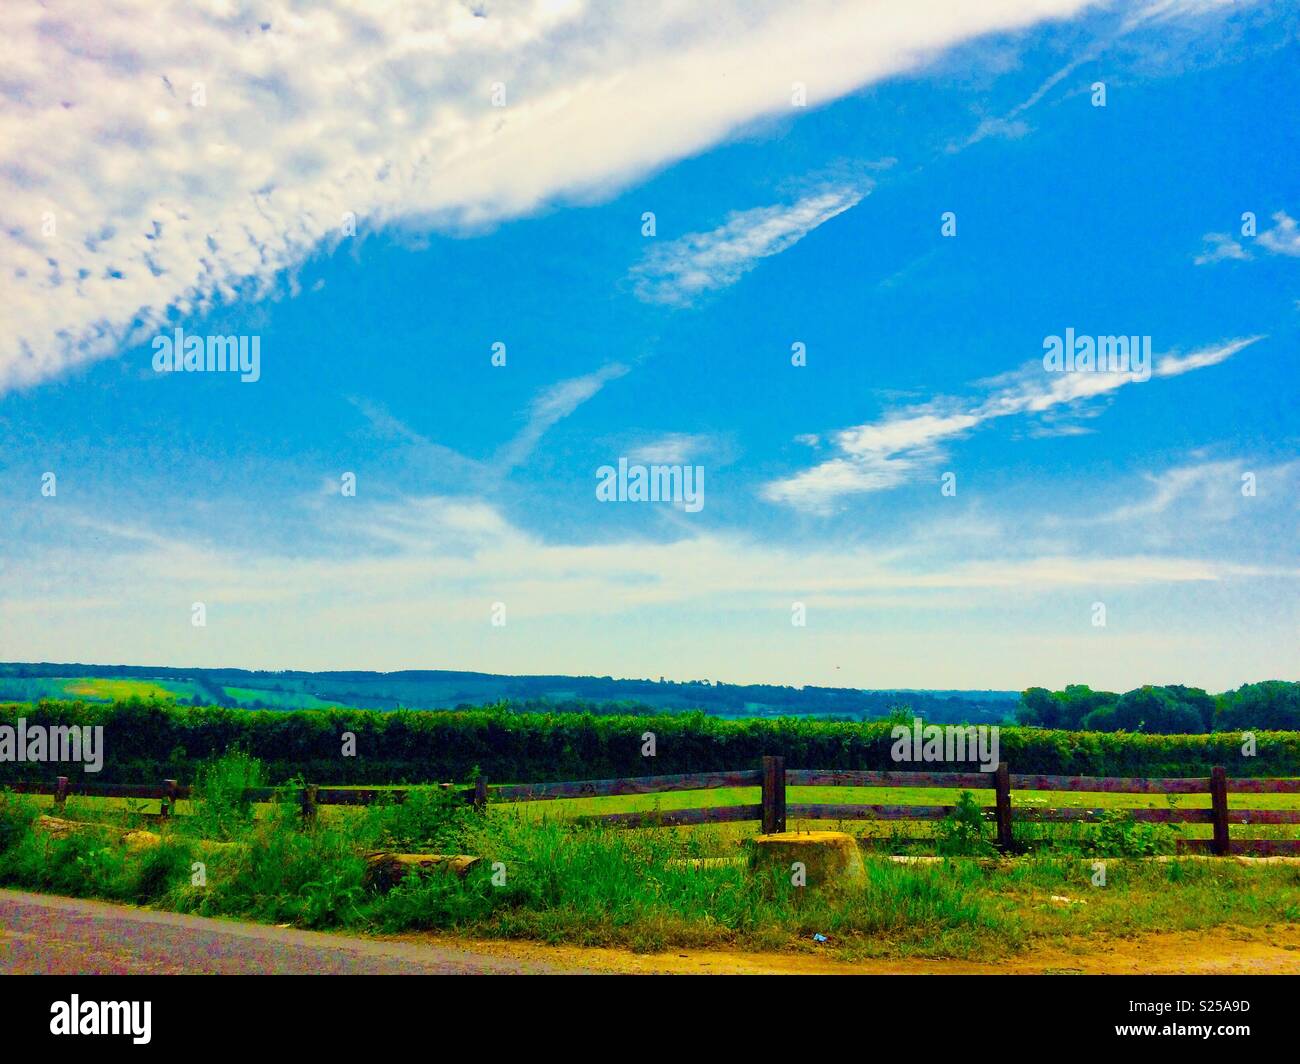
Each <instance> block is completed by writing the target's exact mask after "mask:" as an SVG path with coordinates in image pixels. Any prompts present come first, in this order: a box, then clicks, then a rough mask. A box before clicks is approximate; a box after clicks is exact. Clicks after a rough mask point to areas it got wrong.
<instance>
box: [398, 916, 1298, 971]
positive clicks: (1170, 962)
mask: <svg viewBox="0 0 1300 1064" xmlns="http://www.w3.org/2000/svg"><path fill="white" fill-rule="evenodd" d="M400 938H401V940H402V941H418V942H425V943H432V944H437V945H439V946H446V947H455V948H461V949H467V950H472V951H473V952H475V953H481V954H488V955H493V956H499V957H506V958H511V959H513V960H517V961H520V962H525V963H527V962H538V963H543V964H546V965H550V966H554V967H556V968H561V969H566V970H570V971H589V972H607V973H622V974H666V975H964V974H977V975H1072V974H1079V975H1281V974H1287V975H1300V927H1296V926H1294V925H1290V924H1288V925H1283V926H1279V927H1271V928H1265V929H1256V928H1251V929H1246V928H1231V927H1222V928H1215V929H1214V930H1211V931H1196V932H1190V931H1189V932H1182V931H1180V932H1162V933H1159V934H1149V935H1140V936H1136V937H1134V938H1115V939H1103V938H1086V939H1085V938H1078V939H1064V940H1061V941H1060V942H1058V943H1053V944H1051V945H1049V946H1043V947H1039V948H1034V949H1030V950H1028V951H1027V952H1024V953H1019V954H1016V955H1014V956H1011V957H1007V958H1005V959H1000V960H995V961H969V960H929V959H925V958H903V959H877V958H872V959H868V960H861V961H841V960H836V959H834V958H832V957H830V956H826V955H819V954H817V953H804V952H792V953H742V952H739V951H731V950H693V949H688V950H681V949H676V950H670V951H668V952H664V953H649V954H640V953H630V952H628V951H627V950H620V949H604V948H599V949H598V948H591V947H584V946H548V945H542V944H539V943H532V942H496V941H480V940H477V939H475V940H468V939H461V938H451V937H449V936H442V935H434V936H430V935H418V936H416V935H404V936H400Z"/></svg>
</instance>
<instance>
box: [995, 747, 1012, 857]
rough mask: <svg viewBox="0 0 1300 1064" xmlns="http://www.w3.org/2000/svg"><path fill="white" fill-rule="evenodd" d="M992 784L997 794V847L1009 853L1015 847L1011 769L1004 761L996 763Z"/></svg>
mask: <svg viewBox="0 0 1300 1064" xmlns="http://www.w3.org/2000/svg"><path fill="white" fill-rule="evenodd" d="M993 786H994V789H995V791H996V794H997V821H998V849H999V850H1001V851H1002V852H1003V853H1011V852H1012V850H1013V849H1014V848H1015V838H1014V837H1013V836H1012V833H1011V770H1010V769H1009V768H1007V763H1006V762H1005V761H1003V762H1000V763H999V764H998V770H997V772H996V773H994V775H993Z"/></svg>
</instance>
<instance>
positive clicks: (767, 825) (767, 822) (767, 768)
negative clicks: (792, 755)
mask: <svg viewBox="0 0 1300 1064" xmlns="http://www.w3.org/2000/svg"><path fill="white" fill-rule="evenodd" d="M784 830H785V758H783V757H764V758H763V834H764V835H776V834H778V833H779V832H782V831H784Z"/></svg>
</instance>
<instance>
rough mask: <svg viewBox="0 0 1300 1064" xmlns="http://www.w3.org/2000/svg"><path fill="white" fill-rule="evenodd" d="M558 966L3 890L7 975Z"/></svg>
mask: <svg viewBox="0 0 1300 1064" xmlns="http://www.w3.org/2000/svg"><path fill="white" fill-rule="evenodd" d="M556 971H559V969H555V968H552V967H549V966H547V965H545V964H542V963H534V962H532V961H527V962H520V961H511V960H508V959H505V958H501V957H489V956H485V955H481V954H475V953H469V952H465V951H462V950H454V949H443V948H439V947H436V946H423V945H416V944H413V943H406V942H383V941H377V940H374V939H366V938H348V937H344V936H342V935H326V934H320V933H318V932H315V931H291V930H289V929H287V928H279V927H266V926H264V925H261V924H245V923H236V922H233V921H228V920H210V919H207V918H206V917H202V916H181V915H178V914H176V913H165V912H149V911H146V910H143V909H133V908H131V907H129V906H125V905H110V904H108V903H106V902H99V901H80V900H77V899H74V898H56V897H50V896H47V895H44V894H21V893H18V892H16V891H9V890H0V973H4V974H11V975H19V974H46V975H103V974H152V975H173V974H182V973H184V974H193V975H202V974H256V973H267V974H275V975H281V974H283V975H299V974H302V975H311V974H319V975H333V974H356V975H369V974H375V975H390V974H391V975H402V974H409V975H425V974H439V975H448V974H491V973H496V974H500V973H544V972H556Z"/></svg>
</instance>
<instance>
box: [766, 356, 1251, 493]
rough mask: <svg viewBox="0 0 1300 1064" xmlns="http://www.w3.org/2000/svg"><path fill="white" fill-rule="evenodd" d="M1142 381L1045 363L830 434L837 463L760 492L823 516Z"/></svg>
mask: <svg viewBox="0 0 1300 1064" xmlns="http://www.w3.org/2000/svg"><path fill="white" fill-rule="evenodd" d="M1259 339H1260V337H1258V336H1253V337H1246V338H1243V339H1238V340H1233V341H1231V342H1229V343H1225V344H1218V345H1215V346H1213V347H1208V348H1204V349H1202V350H1199V351H1194V352H1192V353H1191V354H1188V355H1186V356H1183V357H1179V356H1177V355H1172V354H1171V355H1165V356H1163V357H1162V358H1161V359H1159V360H1158V361H1157V362H1156V365H1155V369H1154V371H1153V374H1152V375H1153V376H1155V377H1176V376H1179V375H1180V374H1183V373H1189V372H1191V371H1192V370H1196V369H1201V368H1204V367H1206V366H1213V365H1216V364H1218V363H1220V362H1223V361H1225V360H1226V359H1229V358H1231V357H1232V356H1233V355H1235V354H1236V353H1237V352H1238V351H1241V350H1242V349H1243V348H1245V347H1247V346H1248V345H1250V344H1252V343H1254V342H1255V341H1257V340H1259ZM1141 380H1142V378H1141V377H1140V376H1137V375H1135V374H1134V373H1133V372H1131V371H1130V372H1098V373H1052V374H1048V373H1045V372H1044V370H1043V368H1042V365H1041V364H1040V363H1029V364H1027V365H1026V366H1025V367H1023V368H1022V369H1020V370H1018V371H1016V372H1015V373H1012V374H1008V375H1004V376H1002V377H999V378H995V379H994V380H992V381H987V382H985V384H986V385H987V386H989V387H990V390H989V391H988V392H986V394H985V395H984V396H983V397H982V398H976V399H959V398H955V397H950V396H942V397H939V398H936V399H933V400H931V401H930V402H927V403H923V404H917V405H913V406H909V407H904V408H902V409H901V410H897V411H893V412H890V413H888V414H886V415H885V417H883V418H882V419H881V420H879V421H875V422H869V423H867V424H864V425H858V426H856V427H854V428H848V429H840V430H839V431H837V432H833V433H829V434H827V438H828V439H829V441H830V442H831V443H832V444H833V446H834V447H835V449H836V450H837V451H838V452H839V453H838V454H837V455H836V456H835V457H833V458H831V459H828V460H827V461H824V462H821V463H820V464H818V465H816V466H813V467H812V468H810V469H806V470H804V471H802V472H800V473H796V474H794V475H793V476H789V477H785V478H782V479H778V480H775V481H771V482H769V483H768V484H767V485H765V486H764V488H763V492H762V493H763V496H764V498H766V499H768V500H770V501H772V502H779V503H785V504H787V505H790V506H794V507H797V508H799V509H805V510H810V511H813V512H826V511H828V510H830V509H831V508H832V506H833V504H834V503H835V502H836V501H837V500H839V499H840V498H841V497H843V496H845V495H851V494H859V493H863V492H873V491H885V490H888V489H889V488H893V487H897V486H898V485H899V484H902V483H904V482H905V481H907V480H910V479H912V478H913V477H914V476H916V475H919V474H920V473H922V472H928V471H932V470H933V468H934V465H935V463H937V462H938V461H939V460H940V459H942V458H943V457H944V454H945V452H944V449H943V445H944V444H946V443H948V442H949V441H951V440H954V439H957V438H959V437H961V436H964V435H966V434H967V433H968V432H970V431H971V430H973V429H975V428H977V427H978V426H980V425H982V424H984V423H986V422H988V421H992V420H995V419H998V418H1004V417H1012V416H1022V415H1035V416H1037V415H1043V414H1047V413H1050V412H1051V411H1053V410H1054V409H1058V408H1061V407H1066V406H1069V405H1071V404H1077V403H1083V402H1086V401H1087V400H1089V399H1094V398H1097V397H1100V396H1103V395H1106V394H1108V393H1111V392H1114V391H1117V390H1118V389H1120V388H1122V387H1124V386H1125V385H1127V384H1132V383H1134V382H1139V381H1141Z"/></svg>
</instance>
